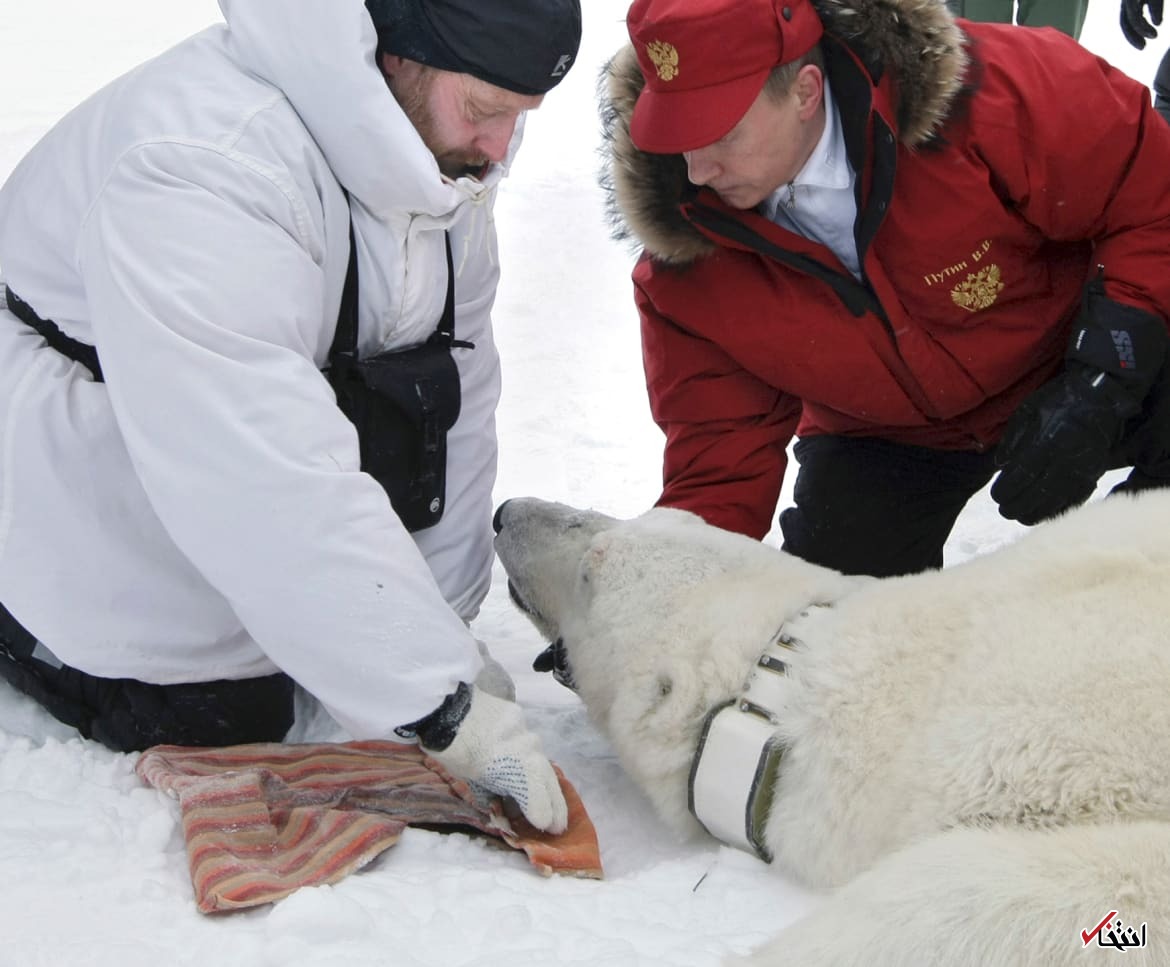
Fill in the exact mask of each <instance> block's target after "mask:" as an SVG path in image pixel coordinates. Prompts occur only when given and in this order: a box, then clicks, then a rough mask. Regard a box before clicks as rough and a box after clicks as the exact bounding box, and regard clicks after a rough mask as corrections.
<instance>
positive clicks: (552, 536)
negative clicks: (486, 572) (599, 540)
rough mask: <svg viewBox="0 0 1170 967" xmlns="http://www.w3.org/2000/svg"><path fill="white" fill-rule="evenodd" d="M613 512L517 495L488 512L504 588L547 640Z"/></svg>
mask: <svg viewBox="0 0 1170 967" xmlns="http://www.w3.org/2000/svg"><path fill="white" fill-rule="evenodd" d="M612 523H613V518H611V517H606V516H605V515H604V514H599V513H596V512H595V511H590V510H578V509H577V508H574V507H568V506H566V505H564V504H556V503H551V502H549V501H544V500H537V499H535V498H532V497H515V498H512V499H510V500H506V501H504V502H503V503H502V504H500V506H499V507H498V508H496V512H495V514H494V515H493V518H492V526H493V527H494V528H495V531H496V537H495V549H496V554H497V555H498V556H499V558H500V563H501V564H503V565H504V571H505V572H506V573H507V575H508V593H509V595H510V596H511V598H512V601H513V602H514V603H515V604H516V606H517V607H518V608H519V609H520V610H521V611H523V612H524V614H525V615H527V617H528V618H529V620H530V621H531V622H532V623H533V624H534V625H535V626H536V628H537V629H538V630H539V631H540V632H541V634H542V635H543V636H544V637H545V639H546V640H547V641H550V642H553V641H556V640H557V639H558V638H559V637H560V634H561V631H560V629H561V626H562V624H563V623H564V620H565V617H566V615H567V614H568V611H569V608H570V604H571V602H572V600H573V596H574V594H575V592H576V588H577V584H578V580H577V579H578V576H579V573H578V572H579V569H580V564H581V560H582V558H583V557H584V555H585V552H586V551H587V550H588V548H589V545H590V542H591V541H592V540H593V538H594V537H595V536H596V535H597V534H598V533H600V532H601V531H602V530H604V529H605V528H606V527H607V526H609V525H611V524H612Z"/></svg>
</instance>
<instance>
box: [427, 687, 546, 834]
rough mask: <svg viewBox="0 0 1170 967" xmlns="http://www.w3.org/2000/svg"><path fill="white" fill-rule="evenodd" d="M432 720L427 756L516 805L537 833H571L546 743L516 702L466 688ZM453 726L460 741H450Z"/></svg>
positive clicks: (428, 736) (455, 695)
mask: <svg viewBox="0 0 1170 967" xmlns="http://www.w3.org/2000/svg"><path fill="white" fill-rule="evenodd" d="M428 719H433V720H434V721H432V722H430V723H427V720H424V723H420V728H419V730H418V738H419V744H420V745H421V746H422V748H423V750H424V751H425V752H426V753H427V755H429V756H433V757H434V758H435V759H437V760H438V761H439V763H441V764H442V765H443V767H444V768H446V769H448V770H449V771H450V772H452V773H453V774H454V775H457V776H461V777H463V778H464V779H467V780H469V781H471V782H473V783H475V784H476V785H478V786H482V787H483V788H484V789H487V790H488V791H489V792H493V793H495V794H497V795H500V796H508V797H509V798H511V799H513V800H515V802H516V805H518V806H519V807H520V811H521V812H523V813H524V816H525V818H526V819H527V820H528V821H529V822H530V823H532V825H533V826H535V827H536V828H537V829H543V830H546V831H548V832H550V833H563V832H564V831H565V828H566V827H567V826H568V824H569V808H568V806H567V805H566V804H565V797H564V794H563V793H562V792H561V785H560V783H559V782H558V781H557V776H556V773H555V772H554V771H553V767H552V765H551V764H550V763H549V761H548V759H547V758H546V757H545V755H544V752H543V751H542V749H541V746H540V739H538V738H537V737H536V736H535V735H534V734H533V733H531V732H529V731H528V729H527V727H526V726H525V725H524V716H523V714H521V712H520V707H519V706H518V705H516V703H515V702H508V701H505V700H504V699H501V698H496V697H495V696H494V695H490V694H489V693H487V692H484V691H481V690H480V689H479V688H477V687H475V686H467V685H460V687H459V691H457V692H456V693H455V694H454V695H452V696H451V697H450V698H448V699H447V701H446V702H444V703H443V705H442V706H441V707H440V708H439V710H438V711H437V712H435V713H433V715H432V716H428ZM452 719H454V720H455V721H454V722H452ZM452 727H454V738H450V735H451V728H452ZM428 740H430V742H433V743H435V745H430V744H428ZM444 740H446V744H444ZM438 745H442V746H443V747H442V748H436V747H435V746H438Z"/></svg>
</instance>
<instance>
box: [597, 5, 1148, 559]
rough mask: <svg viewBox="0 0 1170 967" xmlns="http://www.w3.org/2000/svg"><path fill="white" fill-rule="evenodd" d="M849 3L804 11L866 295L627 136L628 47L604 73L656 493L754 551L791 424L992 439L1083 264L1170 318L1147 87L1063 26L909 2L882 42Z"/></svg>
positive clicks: (1052, 353) (808, 244)
mask: <svg viewBox="0 0 1170 967" xmlns="http://www.w3.org/2000/svg"><path fill="white" fill-rule="evenodd" d="M850 2H851V0H817V6H818V9H819V10H820V12H821V14H822V19H823V20H824V21H825V27H826V38H825V40H824V42H823V47H824V50H825V56H826V73H827V76H828V79H829V83H830V85H831V87H832V90H833V95H834V98H835V101H836V103H837V105H838V107H839V110H840V112H841V117H842V122H843V125H844V128H845V137H846V144H847V148H848V151H849V154H850V160H851V162H852V163H853V166H854V170H855V171H857V172H858V181H859V184H860V199H859V206H858V219H857V223H856V229H855V234H856V237H857V239H858V248H859V254H860V256H861V260H862V267H863V272H864V278H865V282H866V283H868V284H867V285H866V284H859V283H857V282H856V281H855V280H854V279H853V277H852V276H851V275H850V274H849V273H848V272H847V270H846V269H845V268H844V267H843V266H841V264H840V263H839V262H838V260H837V259H836V257H835V256H834V255H833V254H832V252H830V251H829V250H828V249H827V248H824V247H823V246H821V245H819V244H817V243H815V242H812V241H809V240H808V239H805V238H803V237H801V236H798V235H795V234H793V233H791V232H789V231H787V230H785V229H783V228H780V227H778V226H776V225H774V224H772V223H771V222H770V221H768V220H767V219H765V218H763V217H761V216H759V215H756V214H754V213H750V212H738V211H735V210H733V209H730V208H728V207H726V206H724V205H723V204H722V203H721V202H720V201H719V199H718V198H717V197H716V196H715V195H714V193H713V192H710V191H708V190H706V189H702V190H696V189H695V188H694V186H692V185H689V183H688V182H687V180H686V167H685V163H684V162H683V160H682V158H681V156H664V155H647V154H644V153H642V152H639V151H638V150H637V149H636V148H634V146H633V144H632V143H631V142H630V140H629V134H628V123H629V115H630V111H632V108H633V103H634V101H635V100H636V98H637V92H638V91H639V90H640V89H641V85H642V78H641V75H640V74H639V72H638V67H637V62H636V59H635V57H634V53H633V49H632V48H626V49H625V50H624V51H622V52H621V53H619V54H618V56H617V57H615V58H614V60H613V62H612V63H611V65H610V68H609V71H610V76H609V93H610V101H609V103H608V105H607V107H608V120H609V122H610V124H609V131H608V133H609V136H610V147H611V151H612V162H613V163H612V165H611V175H612V181H613V187H614V193H613V196H612V198H611V205H612V208H613V210H614V213H615V215H616V216H617V217H618V218H619V219H620V220H621V221H622V222H623V223H624V229H625V232H626V233H627V234H629V235H632V236H634V237H635V238H636V239H637V240H638V241H639V242H641V244H642V245H643V254H642V257H641V259H640V260H639V262H638V264H637V266H636V268H635V270H634V284H635V298H636V301H637V305H638V310H639V312H640V314H641V318H642V338H643V352H644V362H645V368H646V380H647V386H648V390H649V394H650V405H651V411H652V413H653V415H654V418H655V420H656V421H657V422H658V424H659V426H661V427H662V429H663V430H664V431H665V433H666V450H665V458H664V467H663V478H664V490H663V493H662V496H661V498H660V500H659V502H660V503H662V504H667V505H671V506H676V507H683V508H686V509H688V510H692V511H694V512H696V513H698V514H700V515H702V516H703V517H705V518H706V519H707V520H708V521H709V522H711V523H713V524H717V525H719V526H722V527H726V528H729V529H732V530H737V531H740V532H743V533H746V534H750V535H753V536H756V537H761V536H763V534H765V533H766V532H767V530H768V529H769V526H770V524H771V520H772V515H773V513H774V511H775V507H776V501H777V499H778V496H779V492H780V485H781V481H782V478H783V475H784V470H785V465H786V457H785V448H786V446H787V444H788V443H789V441H790V439H791V438H792V436H793V434H794V433H796V434H799V435H802V436H804V435H813V434H821V433H834V434H844V435H854V436H874V437H882V438H884V439H887V440H892V441H896V442H901V443H907V444H914V445H918V446H925V447H934V448H939V449H952V450H961V449H973V450H982V449H985V448H987V447H991V446H994V444H995V443H996V441H997V440H998V438H999V435H1000V433H1001V431H1002V429H1003V426H1004V423H1005V422H1006V420H1007V419H1008V417H1009V415H1010V414H1011V413H1012V411H1013V410H1014V409H1015V408H1016V406H1017V405H1018V404H1019V403H1020V401H1021V400H1022V399H1023V398H1024V396H1025V395H1027V394H1028V393H1029V392H1030V391H1032V390H1033V389H1035V388H1036V387H1037V386H1039V385H1040V384H1041V383H1043V382H1045V381H1046V380H1048V379H1049V378H1051V377H1052V376H1053V375H1054V374H1055V373H1056V372H1057V371H1058V370H1059V368H1060V366H1061V363H1062V359H1063V356H1064V352H1065V348H1066V341H1067V338H1068V334H1069V330H1070V327H1071V322H1072V320H1073V319H1074V318H1075V316H1076V313H1077V312H1078V310H1079V308H1080V304H1081V298H1082V290H1083V287H1084V285H1085V282H1086V281H1087V279H1088V278H1089V277H1090V276H1091V275H1093V274H1095V273H1096V272H1097V266H1098V265H1100V266H1103V267H1104V268H1103V273H1104V279H1105V284H1106V293H1107V295H1108V296H1109V297H1110V298H1112V299H1114V300H1117V301H1119V302H1123V303H1128V304H1130V305H1133V306H1136V307H1139V308H1141V309H1144V310H1145V311H1147V312H1153V313H1156V314H1157V315H1158V316H1160V317H1161V318H1162V319H1163V320H1166V319H1167V318H1170V126H1167V125H1166V123H1165V121H1164V120H1163V119H1162V118H1161V117H1159V116H1158V115H1157V114H1156V113H1154V111H1153V109H1152V107H1151V105H1150V95H1149V92H1148V91H1147V90H1146V89H1145V88H1144V87H1142V86H1141V85H1140V84H1138V83H1136V82H1135V81H1133V80H1131V79H1130V78H1128V77H1126V76H1125V75H1124V74H1122V73H1121V72H1120V71H1118V70H1115V69H1114V68H1112V67H1110V66H1109V65H1108V64H1106V63H1105V62H1103V61H1101V60H1100V59H1098V58H1096V57H1095V56H1093V55H1092V54H1089V53H1088V52H1086V51H1085V50H1084V49H1083V48H1081V47H1080V46H1079V45H1078V44H1076V43H1075V42H1073V41H1072V40H1069V39H1068V38H1065V37H1064V36H1063V35H1060V34H1058V33H1056V32H1055V31H1051V30H1044V31H1032V30H1024V29H1019V28H1014V27H1003V26H998V25H988V24H971V23H967V22H965V21H963V22H960V23H959V24H958V25H956V24H954V23H952V22H950V18H949V14H946V13H945V11H944V10H942V9H941V8H942V5H941V4H940V5H938V8H939V9H936V8H935V7H933V6H931V7H927V5H923V4H914V3H912V2H910V0H907V2H906V4H905V8H904V9H903V10H902V11H901V15H900V19H899V20H898V21H897V23H896V29H895V22H894V21H893V20H892V19H887V20H883V19H882V18H883V16H884V17H885V18H889V12H888V10H887V11H886V13H885V14H884V15H883V14H882V13H881V12H880V11H879V10H878V5H862V4H858V7H857V9H856V10H851V11H850V15H851V17H852V19H849V20H842V19H840V11H842V10H845V9H847V8H849V6H850ZM863 7H864V9H862V8H863ZM924 8H926V9H924ZM882 9H885V8H882ZM867 11H868V12H867ZM866 17H869V18H871V19H870V20H869V21H868V22H866V21H865V18H866ZM846 24H847V25H848V26H849V29H850V30H851V31H852V33H851V34H850V37H851V38H853V39H848V38H844V35H843V31H842V30H841V29H840V28H841V27H842V25H846ZM960 28H961V29H960ZM856 38H862V40H863V41H864V43H865V44H866V45H867V47H864V48H863V47H861V46H860V43H861V41H858V40H857V39H856ZM940 38H941V39H940ZM923 51H925V52H926V53H924V54H920V52H923ZM875 61H876V62H878V63H881V64H882V65H883V69H882V71H881V75H882V76H881V80H880V82H878V83H874V81H873V79H872V75H871V73H870V72H869V71H867V70H866V68H865V66H864V63H870V64H873V63H875ZM895 67H896V68H897V69H899V70H901V72H902V74H901V81H902V83H901V87H900V88H899V87H898V83H897V82H898V80H899V78H897V77H895V76H894V69H895ZM809 260H814V261H812V262H810V261H809ZM817 263H819V265H818V264H817Z"/></svg>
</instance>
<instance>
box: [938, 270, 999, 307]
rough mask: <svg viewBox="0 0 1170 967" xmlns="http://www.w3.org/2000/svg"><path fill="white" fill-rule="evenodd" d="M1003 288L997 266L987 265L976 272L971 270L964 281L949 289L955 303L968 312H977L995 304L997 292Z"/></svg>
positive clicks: (997, 296)
mask: <svg viewBox="0 0 1170 967" xmlns="http://www.w3.org/2000/svg"><path fill="white" fill-rule="evenodd" d="M1003 290H1004V284H1003V282H1001V281H1000V272H999V266H998V265H989V266H987V267H986V268H983V269H980V270H979V271H978V272H972V273H971V274H970V275H968V276H967V279H966V281H964V282H960V283H959V284H958V285H957V286H955V287H954V288H953V289H951V298H952V299H953V300H954V302H955V305H957V306H961V307H962V308H964V309H966V310H967V311H968V312H977V311H978V310H980V309H987V308H989V307H990V306H993V305H995V300H996V299H998V298H999V294H1000V293H1001V292H1002V291H1003Z"/></svg>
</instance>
